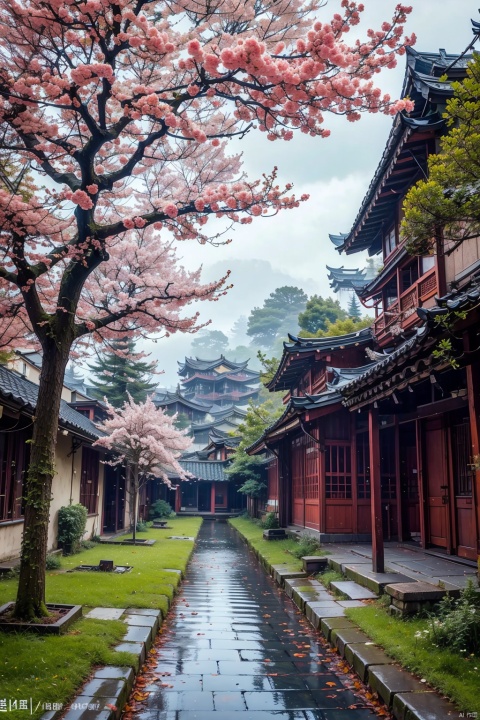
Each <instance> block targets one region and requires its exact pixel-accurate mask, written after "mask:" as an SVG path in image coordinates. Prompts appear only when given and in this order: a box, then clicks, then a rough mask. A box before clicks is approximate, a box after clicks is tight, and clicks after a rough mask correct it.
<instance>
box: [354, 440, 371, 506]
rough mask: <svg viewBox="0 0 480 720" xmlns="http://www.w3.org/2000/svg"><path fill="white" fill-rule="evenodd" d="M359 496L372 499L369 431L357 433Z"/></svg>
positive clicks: (359, 497) (362, 498) (361, 498)
mask: <svg viewBox="0 0 480 720" xmlns="http://www.w3.org/2000/svg"><path fill="white" fill-rule="evenodd" d="M357 497H358V499H359V500H369V499H370V447H369V444H368V432H362V433H358V435H357Z"/></svg>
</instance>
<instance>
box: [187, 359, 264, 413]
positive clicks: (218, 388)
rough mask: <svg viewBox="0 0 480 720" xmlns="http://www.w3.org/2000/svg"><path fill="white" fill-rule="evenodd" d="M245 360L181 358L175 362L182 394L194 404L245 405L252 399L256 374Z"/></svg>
mask: <svg viewBox="0 0 480 720" xmlns="http://www.w3.org/2000/svg"><path fill="white" fill-rule="evenodd" d="M247 365H248V360H247V361H245V362H243V363H236V362H233V361H232V360H227V358H226V357H224V356H223V355H220V357H219V358H217V359H216V360H201V359H200V358H187V357H186V358H185V362H183V363H179V369H178V374H179V376H180V378H181V383H182V391H183V396H184V397H185V398H187V399H188V400H190V401H194V402H196V403H204V404H210V405H211V404H212V403H214V404H215V405H220V406H225V405H246V404H247V403H248V401H249V400H256V399H257V397H258V388H259V381H260V373H259V372H256V371H255V370H249V369H248V367H247Z"/></svg>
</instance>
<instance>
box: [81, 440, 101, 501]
mask: <svg viewBox="0 0 480 720" xmlns="http://www.w3.org/2000/svg"><path fill="white" fill-rule="evenodd" d="M98 470H99V457H98V453H97V452H95V450H92V449H91V448H86V447H84V448H82V477H81V480H80V503H81V504H82V505H84V506H85V507H86V508H87V511H88V514H89V515H95V513H96V512H97V507H98Z"/></svg>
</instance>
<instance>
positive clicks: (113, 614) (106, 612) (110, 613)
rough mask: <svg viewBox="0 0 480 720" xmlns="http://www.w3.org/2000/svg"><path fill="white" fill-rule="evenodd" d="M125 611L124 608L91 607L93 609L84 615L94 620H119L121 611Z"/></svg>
mask: <svg viewBox="0 0 480 720" xmlns="http://www.w3.org/2000/svg"><path fill="white" fill-rule="evenodd" d="M124 612H125V608H102V607H98V608H93V610H90V612H88V613H87V614H86V615H85V617H86V618H90V619H94V620H119V619H120V618H121V617H122V615H123V613H124Z"/></svg>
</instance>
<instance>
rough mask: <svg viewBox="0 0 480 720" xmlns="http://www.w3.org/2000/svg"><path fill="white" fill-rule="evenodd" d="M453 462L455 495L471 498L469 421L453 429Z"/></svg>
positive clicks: (458, 424)
mask: <svg viewBox="0 0 480 720" xmlns="http://www.w3.org/2000/svg"><path fill="white" fill-rule="evenodd" d="M452 451H453V452H452V461H453V482H454V486H455V495H456V496H463V497H471V495H472V475H473V473H472V467H471V463H472V459H471V437H470V425H469V422H468V420H466V419H465V420H462V422H460V423H457V424H456V425H453V427H452Z"/></svg>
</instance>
